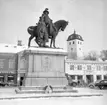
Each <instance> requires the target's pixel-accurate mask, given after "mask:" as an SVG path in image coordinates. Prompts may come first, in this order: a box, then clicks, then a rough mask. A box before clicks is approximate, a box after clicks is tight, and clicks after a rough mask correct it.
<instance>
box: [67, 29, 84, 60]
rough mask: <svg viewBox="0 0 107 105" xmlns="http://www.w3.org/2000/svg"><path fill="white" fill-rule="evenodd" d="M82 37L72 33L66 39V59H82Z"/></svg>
mask: <svg viewBox="0 0 107 105" xmlns="http://www.w3.org/2000/svg"><path fill="white" fill-rule="evenodd" d="M82 47H83V39H82V37H81V36H80V35H78V34H76V32H75V30H74V33H73V34H71V35H70V36H69V37H68V39H67V49H68V59H75V60H77V59H82V57H83V48H82Z"/></svg>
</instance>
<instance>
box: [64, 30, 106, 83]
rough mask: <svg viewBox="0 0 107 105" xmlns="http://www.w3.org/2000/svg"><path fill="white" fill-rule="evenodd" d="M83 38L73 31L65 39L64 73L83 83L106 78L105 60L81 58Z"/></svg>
mask: <svg viewBox="0 0 107 105" xmlns="http://www.w3.org/2000/svg"><path fill="white" fill-rule="evenodd" d="M82 46H83V39H82V37H81V36H80V35H78V34H76V32H75V31H74V33H73V34H72V35H70V36H69V37H68V39H67V48H68V58H67V59H66V60H65V73H66V74H68V75H69V76H70V77H71V78H72V79H74V80H76V81H78V80H84V82H85V83H90V82H95V81H97V80H101V79H107V62H103V61H87V60H81V58H82V57H83V49H82Z"/></svg>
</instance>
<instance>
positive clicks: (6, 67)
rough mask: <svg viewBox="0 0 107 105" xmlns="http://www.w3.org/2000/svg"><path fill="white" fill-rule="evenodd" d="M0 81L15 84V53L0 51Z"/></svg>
mask: <svg viewBox="0 0 107 105" xmlns="http://www.w3.org/2000/svg"><path fill="white" fill-rule="evenodd" d="M0 81H1V82H4V83H9V82H11V83H12V84H17V54H14V53H0Z"/></svg>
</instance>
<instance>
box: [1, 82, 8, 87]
mask: <svg viewBox="0 0 107 105" xmlns="http://www.w3.org/2000/svg"><path fill="white" fill-rule="evenodd" d="M4 86H8V84H7V83H4V82H2V81H0V87H4Z"/></svg>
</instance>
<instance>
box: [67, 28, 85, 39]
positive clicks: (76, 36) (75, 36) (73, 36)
mask: <svg viewBox="0 0 107 105" xmlns="http://www.w3.org/2000/svg"><path fill="white" fill-rule="evenodd" d="M75 39H78V40H81V41H84V40H83V38H82V37H81V36H80V35H78V34H76V31H75V30H74V33H73V34H71V35H70V36H69V37H68V39H67V41H70V40H75Z"/></svg>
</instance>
